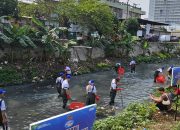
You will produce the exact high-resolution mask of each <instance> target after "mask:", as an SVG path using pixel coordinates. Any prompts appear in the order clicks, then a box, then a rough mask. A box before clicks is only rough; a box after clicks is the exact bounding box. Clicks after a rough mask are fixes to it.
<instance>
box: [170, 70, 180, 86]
mask: <svg viewBox="0 0 180 130" xmlns="http://www.w3.org/2000/svg"><path fill="white" fill-rule="evenodd" d="M179 79H180V67H173V68H172V79H171V86H174V85H177V81H178V80H179Z"/></svg>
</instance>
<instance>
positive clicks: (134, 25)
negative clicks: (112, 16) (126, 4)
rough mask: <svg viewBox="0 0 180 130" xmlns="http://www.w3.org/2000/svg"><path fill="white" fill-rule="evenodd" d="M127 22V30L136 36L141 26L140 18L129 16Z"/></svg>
mask: <svg viewBox="0 0 180 130" xmlns="http://www.w3.org/2000/svg"><path fill="white" fill-rule="evenodd" d="M125 24H126V30H127V32H128V33H130V34H131V35H133V36H136V34H137V31H138V28H139V23H138V20H137V19H136V18H129V19H127V20H126V21H125Z"/></svg>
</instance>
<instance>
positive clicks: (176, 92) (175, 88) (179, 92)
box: [169, 85, 180, 100]
mask: <svg viewBox="0 0 180 130" xmlns="http://www.w3.org/2000/svg"><path fill="white" fill-rule="evenodd" d="M169 88H172V89H173V92H171V93H169V97H170V99H171V100H174V98H175V96H177V95H180V88H179V87H178V85H173V86H169Z"/></svg>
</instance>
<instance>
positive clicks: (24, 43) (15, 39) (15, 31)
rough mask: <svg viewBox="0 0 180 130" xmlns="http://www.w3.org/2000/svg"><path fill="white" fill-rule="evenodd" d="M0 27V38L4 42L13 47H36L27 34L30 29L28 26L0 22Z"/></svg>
mask: <svg viewBox="0 0 180 130" xmlns="http://www.w3.org/2000/svg"><path fill="white" fill-rule="evenodd" d="M0 19H1V18H0ZM0 28H1V30H2V31H1V32H0V39H1V40H2V41H3V43H4V44H9V45H10V46H13V47H17V46H19V47H32V48H37V46H36V45H35V44H34V42H33V41H32V40H31V38H30V37H29V36H28V34H29V31H30V29H31V28H30V27H29V26H22V27H19V26H18V25H12V24H10V23H9V24H7V25H4V24H2V23H0Z"/></svg>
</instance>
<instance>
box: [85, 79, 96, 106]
mask: <svg viewBox="0 0 180 130" xmlns="http://www.w3.org/2000/svg"><path fill="white" fill-rule="evenodd" d="M86 93H87V99H86V105H91V104H94V103H95V100H96V87H95V86H94V80H90V81H89V82H88V85H87V86H86Z"/></svg>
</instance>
